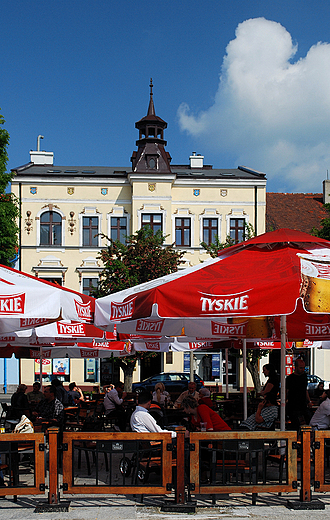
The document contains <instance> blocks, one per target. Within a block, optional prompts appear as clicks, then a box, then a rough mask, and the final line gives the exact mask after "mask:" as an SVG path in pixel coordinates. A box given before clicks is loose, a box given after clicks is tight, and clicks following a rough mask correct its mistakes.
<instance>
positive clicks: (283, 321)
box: [280, 316, 286, 432]
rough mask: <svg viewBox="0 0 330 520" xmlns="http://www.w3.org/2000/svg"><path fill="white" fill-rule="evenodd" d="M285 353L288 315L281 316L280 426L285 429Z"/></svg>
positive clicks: (282, 429)
mask: <svg viewBox="0 0 330 520" xmlns="http://www.w3.org/2000/svg"><path fill="white" fill-rule="evenodd" d="M285 354H286V316H281V413H280V428H281V431H283V432H284V431H285V401H286V395H285Z"/></svg>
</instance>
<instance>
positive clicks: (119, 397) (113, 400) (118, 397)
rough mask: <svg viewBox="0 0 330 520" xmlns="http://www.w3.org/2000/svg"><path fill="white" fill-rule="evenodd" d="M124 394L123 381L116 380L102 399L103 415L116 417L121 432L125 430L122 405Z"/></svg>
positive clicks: (124, 415)
mask: <svg viewBox="0 0 330 520" xmlns="http://www.w3.org/2000/svg"><path fill="white" fill-rule="evenodd" d="M126 395H127V393H126V392H124V383H122V382H121V381H118V382H117V383H115V384H114V388H113V389H112V390H110V392H108V393H107V394H106V396H105V398H104V401H103V404H104V409H105V415H106V416H107V417H116V418H117V419H118V427H119V429H120V431H121V432H125V431H126V412H125V410H124V407H123V402H124V399H125V397H126Z"/></svg>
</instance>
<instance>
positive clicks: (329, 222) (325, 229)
mask: <svg viewBox="0 0 330 520" xmlns="http://www.w3.org/2000/svg"><path fill="white" fill-rule="evenodd" d="M323 207H324V208H325V209H326V210H327V212H328V213H329V217H327V218H323V219H322V220H321V226H322V228H321V229H316V228H315V227H314V228H313V229H312V231H311V234H312V235H314V236H316V237H319V238H325V240H330V204H324V205H323Z"/></svg>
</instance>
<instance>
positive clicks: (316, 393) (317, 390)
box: [313, 381, 325, 404]
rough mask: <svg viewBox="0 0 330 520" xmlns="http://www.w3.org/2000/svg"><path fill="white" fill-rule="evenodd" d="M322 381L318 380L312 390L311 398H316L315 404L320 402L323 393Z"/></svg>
mask: <svg viewBox="0 0 330 520" xmlns="http://www.w3.org/2000/svg"><path fill="white" fill-rule="evenodd" d="M324 392H325V390H324V381H320V382H319V384H318V385H317V387H316V388H315V391H314V396H313V399H315V400H317V404H320V403H321V402H322V396H323V394H324Z"/></svg>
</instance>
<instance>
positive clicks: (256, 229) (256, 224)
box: [254, 186, 266, 235]
mask: <svg viewBox="0 0 330 520" xmlns="http://www.w3.org/2000/svg"><path fill="white" fill-rule="evenodd" d="M254 231H255V233H256V235H257V234H258V186H255V187H254ZM265 231H266V230H265Z"/></svg>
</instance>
